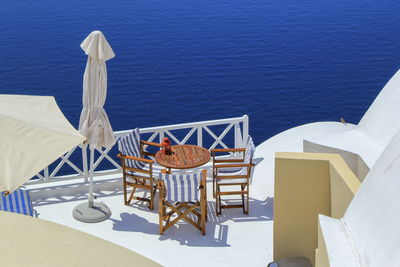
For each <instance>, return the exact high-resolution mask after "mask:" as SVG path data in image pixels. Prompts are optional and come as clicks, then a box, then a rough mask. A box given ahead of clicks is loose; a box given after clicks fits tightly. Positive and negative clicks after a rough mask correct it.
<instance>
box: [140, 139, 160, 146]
mask: <svg viewBox="0 0 400 267" xmlns="http://www.w3.org/2000/svg"><path fill="white" fill-rule="evenodd" d="M140 143H141V144H144V145H148V146H156V147H162V145H161V144H159V143H154V142H149V141H143V140H140Z"/></svg>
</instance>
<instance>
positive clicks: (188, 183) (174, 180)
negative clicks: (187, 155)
mask: <svg viewBox="0 0 400 267" xmlns="http://www.w3.org/2000/svg"><path fill="white" fill-rule="evenodd" d="M160 179H162V181H163V182H164V184H165V187H166V190H167V193H166V196H165V199H166V200H167V201H168V202H196V201H199V200H200V190H199V186H200V179H201V172H196V173H191V174H164V173H160Z"/></svg>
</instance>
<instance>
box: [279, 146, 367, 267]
mask: <svg viewBox="0 0 400 267" xmlns="http://www.w3.org/2000/svg"><path fill="white" fill-rule="evenodd" d="M359 184H360V182H359V180H358V179H357V177H356V176H355V175H354V173H353V172H352V171H351V170H350V169H349V167H348V166H347V165H346V163H345V162H344V160H343V159H342V158H341V157H340V156H339V155H336V154H321V153H289V152H287V153H286V152H279V153H276V156H275V193H274V198H275V199H274V260H279V259H282V258H286V257H298V256H301V257H307V258H308V259H309V260H310V261H311V262H312V264H313V265H314V261H315V250H316V248H317V246H318V214H324V215H327V216H334V217H341V216H342V215H343V214H344V211H345V210H346V208H347V206H348V204H349V203H350V201H351V199H352V198H353V196H354V194H355V192H356V191H357V189H358V186H359ZM319 253H321V252H319Z"/></svg>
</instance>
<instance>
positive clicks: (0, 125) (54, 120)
mask: <svg viewBox="0 0 400 267" xmlns="http://www.w3.org/2000/svg"><path fill="white" fill-rule="evenodd" d="M84 141H85V137H84V136H82V135H81V134H80V133H79V132H78V131H77V130H76V129H75V128H74V127H73V126H72V125H71V124H70V123H69V121H68V120H67V119H66V118H65V117H64V114H63V113H62V112H61V110H60V108H59V107H58V105H57V103H56V101H55V99H54V97H52V96H28V95H0V192H3V191H8V192H12V191H14V190H15V189H17V188H18V187H19V186H20V185H22V184H23V183H24V182H25V181H27V180H29V179H30V178H32V177H33V176H34V175H36V174H37V173H38V172H40V171H41V170H42V169H44V168H45V167H47V166H48V165H49V164H51V163H52V162H53V161H55V160H56V159H58V158H59V157H60V156H62V155H63V154H65V153H67V152H68V151H69V150H71V149H72V148H74V147H75V146H77V145H79V144H81V143H83V142H84Z"/></svg>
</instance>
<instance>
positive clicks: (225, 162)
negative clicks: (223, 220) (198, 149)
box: [211, 136, 255, 215]
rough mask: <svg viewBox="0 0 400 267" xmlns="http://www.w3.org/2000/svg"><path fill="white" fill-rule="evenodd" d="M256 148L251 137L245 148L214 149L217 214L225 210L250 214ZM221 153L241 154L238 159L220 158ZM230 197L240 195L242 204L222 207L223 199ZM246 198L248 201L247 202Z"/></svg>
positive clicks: (214, 187) (214, 188)
mask: <svg viewBox="0 0 400 267" xmlns="http://www.w3.org/2000/svg"><path fill="white" fill-rule="evenodd" d="M254 152H255V146H254V143H253V140H252V138H251V136H249V137H248V139H247V141H246V147H245V148H228V149H213V150H211V155H212V158H213V195H214V198H216V214H217V215H220V214H221V211H222V209H223V208H243V213H245V214H249V191H250V189H249V186H250V178H251V170H252V167H254V166H255V165H254V164H253V163H252V160H253V156H254ZM219 153H240V154H242V157H241V158H238V157H225V158H224V157H219V158H216V156H217V154H219ZM239 186H240V190H235V191H232V190H229V191H223V190H222V189H223V188H228V187H230V188H232V187H239ZM228 195H240V196H241V198H242V204H237V205H222V201H221V197H222V196H228ZM245 197H246V201H245Z"/></svg>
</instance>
